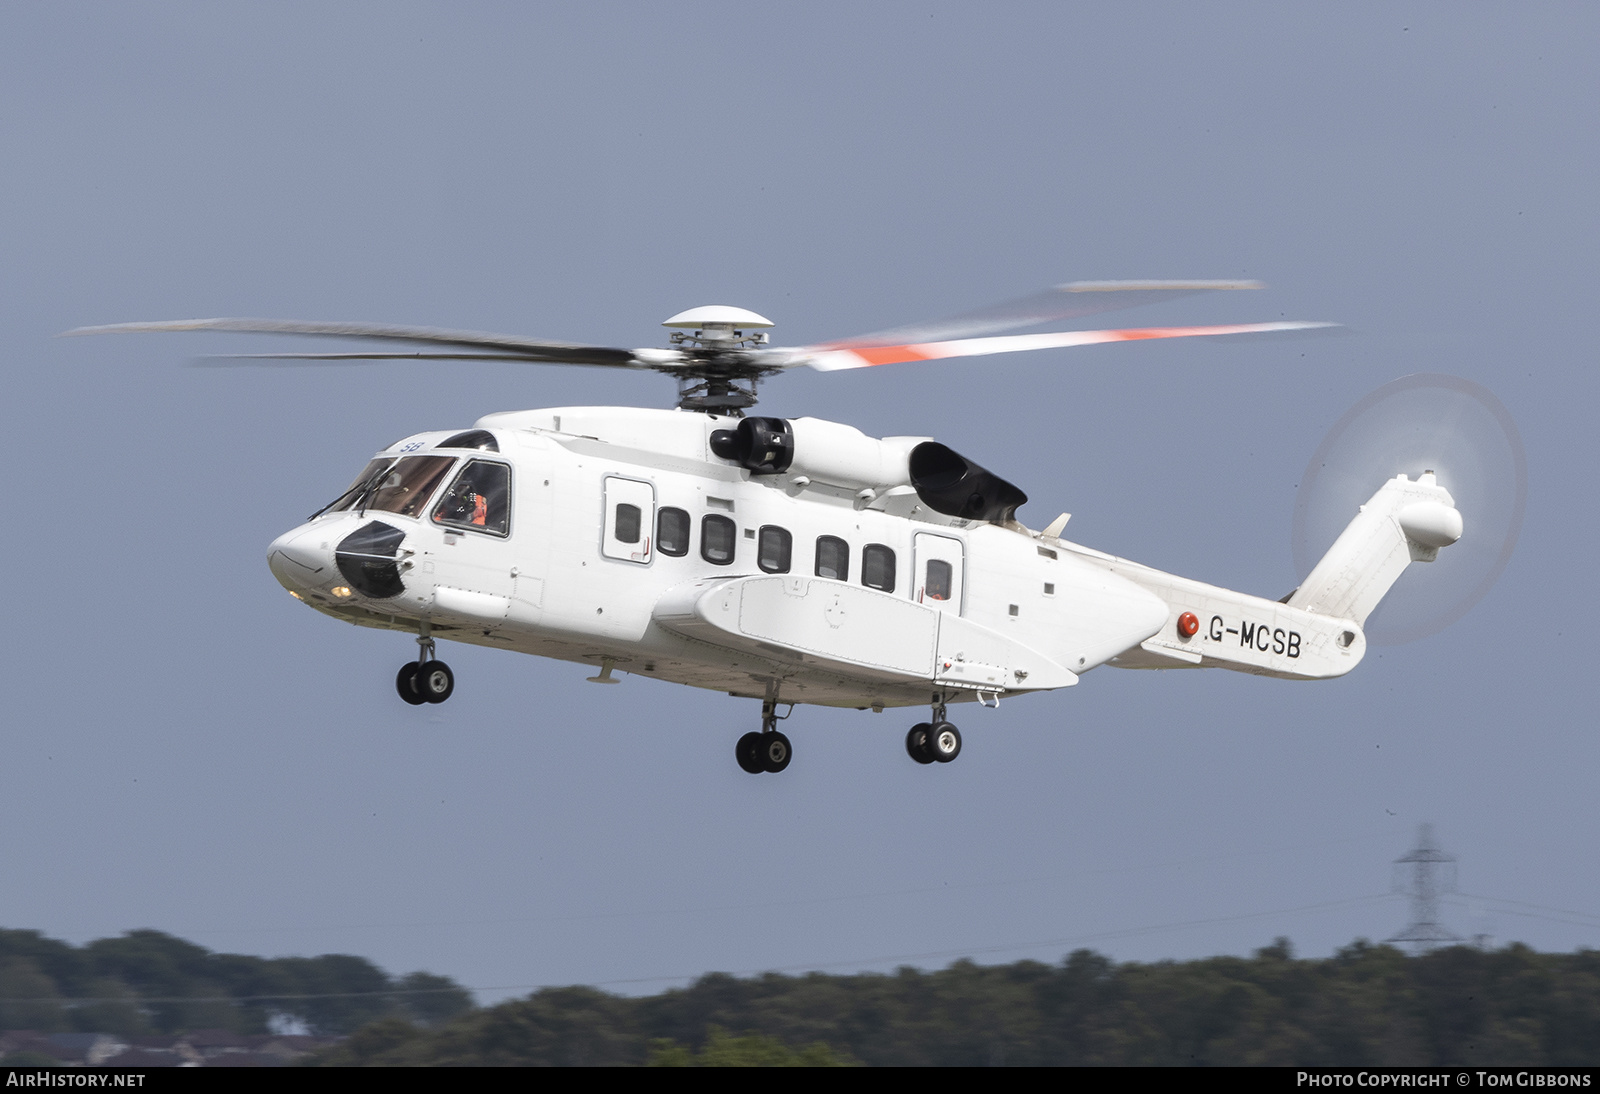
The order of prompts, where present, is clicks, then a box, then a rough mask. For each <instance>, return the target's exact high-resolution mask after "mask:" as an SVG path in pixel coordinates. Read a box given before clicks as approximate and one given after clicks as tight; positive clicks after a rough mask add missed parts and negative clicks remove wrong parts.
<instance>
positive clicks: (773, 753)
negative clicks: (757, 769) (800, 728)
mask: <svg viewBox="0 0 1600 1094" xmlns="http://www.w3.org/2000/svg"><path fill="white" fill-rule="evenodd" d="M792 759H794V746H793V745H791V744H790V743H789V738H787V737H785V736H784V735H783V734H781V733H763V734H761V770H763V771H766V772H768V773H769V774H772V775H776V774H777V773H778V772H780V771H782V770H783V769H784V768H786V767H788V766H789V761H790V760H792Z"/></svg>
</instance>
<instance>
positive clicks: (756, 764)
mask: <svg viewBox="0 0 1600 1094" xmlns="http://www.w3.org/2000/svg"><path fill="white" fill-rule="evenodd" d="M762 736H763V734H760V733H746V734H745V735H744V736H743V737H740V738H739V743H738V744H736V745H734V746H733V755H734V758H735V759H737V760H738V761H739V766H740V767H742V768H744V770H746V771H748V772H749V773H750V774H752V775H759V774H761V772H762V771H763V770H764V769H763V768H762V766H761V738H762Z"/></svg>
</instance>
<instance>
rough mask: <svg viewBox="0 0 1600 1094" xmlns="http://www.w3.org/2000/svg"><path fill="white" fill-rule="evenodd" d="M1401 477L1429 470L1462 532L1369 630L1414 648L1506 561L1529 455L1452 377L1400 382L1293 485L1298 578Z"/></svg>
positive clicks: (1493, 410)
mask: <svg viewBox="0 0 1600 1094" xmlns="http://www.w3.org/2000/svg"><path fill="white" fill-rule="evenodd" d="M1402 472H1403V473H1405V474H1406V475H1408V476H1410V477H1411V478H1413V479H1415V478H1417V477H1418V476H1419V475H1421V474H1424V473H1426V472H1433V473H1434V474H1435V475H1436V476H1437V478H1438V483H1439V485H1440V486H1443V487H1445V488H1446V489H1447V490H1449V491H1450V494H1451V496H1452V497H1453V498H1454V499H1455V504H1456V508H1457V509H1458V510H1459V511H1460V519H1461V521H1462V522H1463V523H1464V526H1465V533H1464V534H1463V535H1462V536H1461V540H1460V542H1459V543H1454V544H1452V545H1451V546H1450V547H1449V549H1448V550H1444V551H1440V552H1439V557H1438V558H1437V560H1436V561H1433V562H1430V563H1428V564H1426V565H1420V566H1412V567H1410V568H1409V569H1408V570H1407V572H1406V574H1405V576H1404V578H1403V579H1402V580H1401V581H1400V582H1399V583H1398V584H1397V585H1396V586H1395V587H1394V589H1393V591H1392V592H1390V593H1389V595H1388V596H1387V597H1385V599H1384V600H1383V602H1382V603H1381V604H1380V605H1379V606H1378V608H1377V609H1376V610H1375V611H1374V612H1373V614H1372V616H1371V618H1370V619H1368V620H1367V623H1366V635H1367V640H1368V641H1369V642H1371V643H1373V644H1375V645H1385V646H1394V645H1399V644H1401V643H1404V642H1410V641H1414V640H1415V639H1418V638H1423V637H1426V636H1427V635H1430V634H1434V633H1437V632H1438V631H1441V630H1443V629H1444V628H1445V627H1448V626H1449V625H1450V624H1452V623H1454V622H1455V621H1456V620H1458V619H1460V618H1461V617H1462V616H1464V615H1466V614H1467V612H1468V611H1470V610H1471V609H1472V607H1473V605H1475V604H1477V603H1478V601H1480V600H1482V599H1483V597H1484V596H1485V595H1486V594H1487V593H1488V592H1489V590H1490V588H1492V587H1493V585H1494V583H1495V581H1496V580H1498V579H1499V577H1500V574H1501V573H1502V572H1503V571H1504V570H1505V567H1506V564H1507V563H1508V562H1509V561H1510V559H1511V554H1512V551H1513V550H1514V549H1515V548H1516V545H1517V537H1518V535H1519V534H1520V532H1521V530H1522V519H1523V514H1524V511H1525V509H1526V504H1527V492H1528V468H1527V457H1526V455H1525V453H1524V451H1523V447H1522V438H1521V436H1520V435H1519V434H1518V432H1517V427H1516V423H1515V422H1514V421H1513V420H1512V418H1511V413H1510V411H1508V410H1507V409H1506V408H1505V405H1504V404H1503V403H1501V402H1500V400H1499V399H1497V398H1495V397H1494V395H1493V394H1491V393H1490V392H1489V390H1488V389H1487V388H1484V387H1483V386H1482V385H1480V384H1475V383H1473V382H1472V381H1470V380H1464V379H1461V378H1460V377H1457V376H1446V375H1441V374H1419V375H1415V376H1406V377H1403V378H1401V379H1399V380H1395V381H1394V382H1392V383H1389V384H1385V385H1384V386H1383V387H1381V388H1378V389H1377V390H1376V391H1374V392H1372V394H1370V395H1368V396H1367V397H1366V398H1364V399H1362V400H1361V401H1360V402H1359V403H1357V404H1356V405H1355V406H1354V407H1352V408H1351V409H1350V411H1349V412H1348V413H1346V414H1345V415H1344V417H1342V418H1341V419H1339V421H1338V422H1337V423H1335V424H1334V426H1333V428H1332V429H1331V430H1329V432H1328V435H1327V436H1326V437H1325V438H1324V439H1323V441H1322V444H1321V446H1320V447H1318V449H1317V451H1316V454H1315V455H1314V456H1312V458H1311V462H1310V464H1308V465H1307V467H1306V470H1305V473H1304V474H1303V475H1302V476H1301V478H1300V487H1299V492H1298V494H1297V496H1296V499H1295V509H1294V531H1293V549H1294V564H1295V570H1296V572H1297V573H1298V575H1299V577H1300V579H1301V581H1302V582H1303V581H1304V580H1305V578H1306V576H1307V575H1308V574H1310V572H1311V570H1312V568H1313V567H1314V566H1315V565H1316V564H1317V561H1318V559H1319V558H1320V557H1321V555H1322V553H1323V552H1324V551H1325V550H1326V549H1327V547H1328V545H1329V544H1330V543H1332V542H1333V540H1334V539H1335V538H1336V537H1337V536H1338V535H1339V533H1340V532H1341V531H1342V530H1343V529H1344V527H1345V525H1346V524H1347V523H1348V522H1349V521H1350V520H1351V518H1352V517H1354V516H1355V514H1356V512H1357V511H1358V510H1359V508H1360V506H1361V505H1362V503H1364V502H1365V501H1366V500H1367V499H1368V497H1369V496H1370V495H1371V494H1372V491H1373V490H1374V489H1375V488H1376V487H1377V486H1379V485H1380V484H1382V483H1383V482H1384V481H1385V480H1386V479H1392V478H1393V477H1394V476H1395V475H1396V474H1399V473H1402Z"/></svg>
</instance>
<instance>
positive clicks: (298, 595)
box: [289, 589, 305, 600]
mask: <svg viewBox="0 0 1600 1094" xmlns="http://www.w3.org/2000/svg"><path fill="white" fill-rule="evenodd" d="M289 595H290V596H292V597H294V598H295V599H296V600H304V599H305V597H303V596H301V595H300V594H299V593H297V592H295V591H294V590H293V589H290V590H289Z"/></svg>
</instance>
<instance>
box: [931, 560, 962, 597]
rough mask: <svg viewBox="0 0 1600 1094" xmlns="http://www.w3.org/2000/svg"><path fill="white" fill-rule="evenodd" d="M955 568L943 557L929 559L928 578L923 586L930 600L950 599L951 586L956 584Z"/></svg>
mask: <svg viewBox="0 0 1600 1094" xmlns="http://www.w3.org/2000/svg"><path fill="white" fill-rule="evenodd" d="M954 577H955V570H954V569H952V568H951V566H950V564H949V563H948V562H946V561H945V560H944V559H942V558H930V559H929V560H928V580H927V582H926V583H925V584H924V586H923V590H924V592H923V595H924V596H926V597H927V598H928V599H929V600H949V599H950V587H951V585H953V584H954V581H953V579H954Z"/></svg>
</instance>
